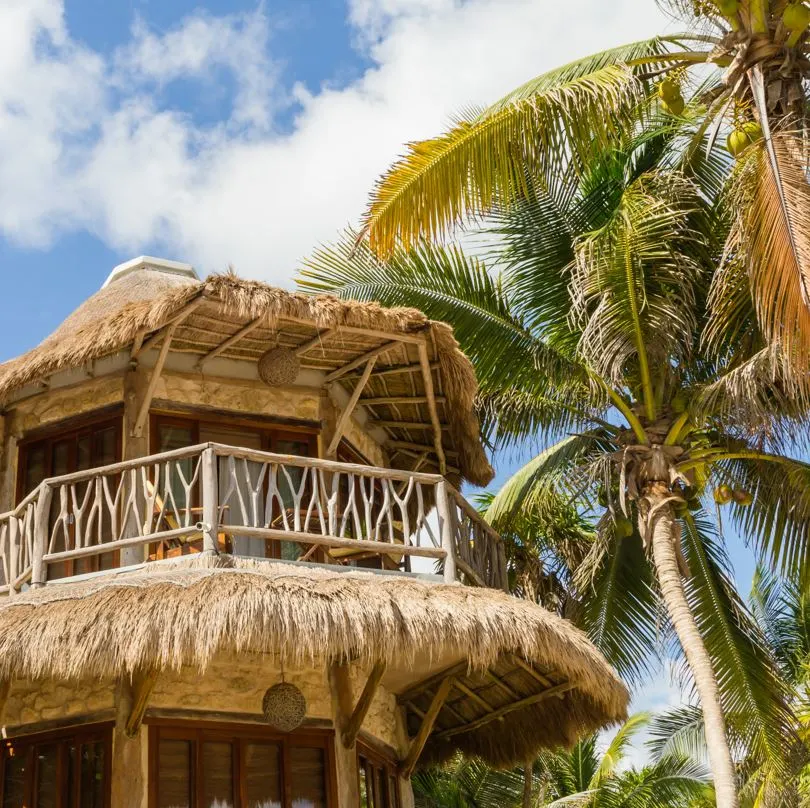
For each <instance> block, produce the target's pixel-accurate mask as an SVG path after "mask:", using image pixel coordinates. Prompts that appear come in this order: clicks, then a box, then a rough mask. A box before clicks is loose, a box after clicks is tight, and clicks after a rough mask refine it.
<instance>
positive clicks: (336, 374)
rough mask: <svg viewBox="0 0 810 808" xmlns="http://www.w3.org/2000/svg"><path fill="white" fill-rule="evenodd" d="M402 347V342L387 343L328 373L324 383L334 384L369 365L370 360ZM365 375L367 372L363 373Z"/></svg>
mask: <svg viewBox="0 0 810 808" xmlns="http://www.w3.org/2000/svg"><path fill="white" fill-rule="evenodd" d="M400 345H402V343H401V342H386V343H385V345H380V346H379V347H378V348H374V349H373V350H371V351H367V352H366V353H364V354H363V355H362V356H358V357H357V359H352V361H351V362H347V363H346V364H345V365H343V367H340V368H338V369H337V370H333V371H332V372H331V373H328V374H327V375H326V378H325V379H324V383H325V384H329V382H333V381H335V380H336V379H339V378H340V377H341V376H345V375H346V374H347V373H350V372H351V371H353V370H354V369H355V368H359V367H360V365H363V364H365V363H367V362H368V361H369V360H371V359H376V358H377V357H378V356H380V354H384V353H388V351H391V350H393V349H394V348H399V346H400ZM363 375H365V371H363Z"/></svg>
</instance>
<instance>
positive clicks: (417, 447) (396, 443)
mask: <svg viewBox="0 0 810 808" xmlns="http://www.w3.org/2000/svg"><path fill="white" fill-rule="evenodd" d="M360 403H361V404H362V403H363V402H362V401H361V402H360ZM370 423H372V424H376V423H377V422H376V421H374V420H372V421H371V422H370ZM383 445H384V446H386V447H388V448H390V449H410V450H411V451H412V452H424V451H425V450H428V451H430V452H433V447H432V446H428V445H427V444H424V443H414V442H413V441H409V440H387V441H386V442H385V443H384V444H383ZM434 454H435V453H434ZM447 454H449V455H452V456H453V457H455V456H457V454H458V452H448V453H447Z"/></svg>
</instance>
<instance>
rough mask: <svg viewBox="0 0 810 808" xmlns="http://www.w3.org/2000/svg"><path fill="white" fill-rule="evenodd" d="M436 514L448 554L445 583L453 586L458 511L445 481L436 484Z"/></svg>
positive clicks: (443, 545)
mask: <svg viewBox="0 0 810 808" xmlns="http://www.w3.org/2000/svg"><path fill="white" fill-rule="evenodd" d="M436 512H437V514H438V516H439V535H440V537H441V542H442V549H443V550H444V551H445V553H446V554H447V555H445V557H444V582H445V583H446V584H452V583H455V581H456V520H455V515H456V509H455V503H454V502H453V501H452V499H451V494H450V491H449V489H448V487H447V483H446V482H445V481H444V480H442V481H441V482H438V483H436Z"/></svg>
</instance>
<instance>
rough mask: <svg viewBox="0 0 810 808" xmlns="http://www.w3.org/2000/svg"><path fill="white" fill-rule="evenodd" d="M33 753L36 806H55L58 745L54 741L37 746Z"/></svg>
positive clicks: (57, 791)
mask: <svg viewBox="0 0 810 808" xmlns="http://www.w3.org/2000/svg"><path fill="white" fill-rule="evenodd" d="M34 754H35V758H36V770H37V775H36V777H37V782H36V793H37V800H36V805H37V808H56V804H57V799H58V793H59V783H58V781H57V768H58V760H59V746H58V745H57V744H55V743H51V744H47V745H45V746H38V747H37V748H36V751H35V753H34Z"/></svg>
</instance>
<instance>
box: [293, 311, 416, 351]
mask: <svg viewBox="0 0 810 808" xmlns="http://www.w3.org/2000/svg"><path fill="white" fill-rule="evenodd" d="M280 320H281V321H282V322H283V321H285V320H286V321H287V322H288V323H299V324H301V325H308V326H309V327H310V328H311V327H312V319H309V318H306V317H292V316H284V317H281V318H280ZM335 333H336V334H358V335H359V336H362V337H376V338H377V339H388V340H398V341H399V342H408V343H411V344H413V345H418V344H419V343H420V342H424V341H425V337H424V334H420V333H418V332H416V333H413V334H409V333H407V332H402V333H395V332H393V331H380V330H378V329H376V328H362V327H361V326H356V325H339V326H336V327H335Z"/></svg>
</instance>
